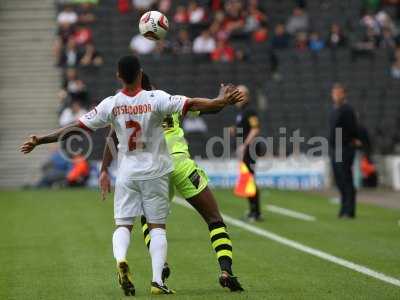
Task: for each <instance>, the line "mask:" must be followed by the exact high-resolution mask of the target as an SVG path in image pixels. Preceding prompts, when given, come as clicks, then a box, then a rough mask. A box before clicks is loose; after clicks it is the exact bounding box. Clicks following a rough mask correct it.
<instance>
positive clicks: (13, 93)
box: [0, 0, 61, 186]
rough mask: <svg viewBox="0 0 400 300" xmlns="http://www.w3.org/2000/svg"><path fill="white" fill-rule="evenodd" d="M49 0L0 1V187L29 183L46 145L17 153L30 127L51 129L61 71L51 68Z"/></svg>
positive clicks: (51, 13) (52, 14)
mask: <svg viewBox="0 0 400 300" xmlns="http://www.w3.org/2000/svg"><path fill="white" fill-rule="evenodd" d="M54 18H55V10H54V1H52V0H41V1H30V0H18V1H14V0H1V1H0V40H1V42H0V44H1V46H0V66H1V67H0V102H1V109H0V140H1V141H0V156H1V164H0V174H1V175H0V186H15V185H21V184H23V183H24V182H28V181H29V182H30V181H31V180H32V176H34V175H33V174H35V173H37V171H38V170H39V166H40V162H41V161H42V160H43V159H44V157H45V156H47V152H48V151H47V150H46V149H45V148H44V149H39V151H36V152H35V153H32V155H31V156H30V157H29V158H27V157H23V156H22V155H21V154H20V153H19V152H18V147H19V145H20V144H21V141H22V140H23V138H25V137H26V136H28V134H31V133H32V132H43V130H48V128H55V127H56V126H57V123H56V118H57V115H56V113H55V112H56V109H57V106H58V103H57V102H56V101H55V95H56V94H57V91H58V87H59V83H60V80H61V78H60V76H59V72H58V71H57V69H55V68H54V65H53V60H52V51H51V45H52V43H53V40H54V37H53V35H54V31H55V28H56V24H55V23H54Z"/></svg>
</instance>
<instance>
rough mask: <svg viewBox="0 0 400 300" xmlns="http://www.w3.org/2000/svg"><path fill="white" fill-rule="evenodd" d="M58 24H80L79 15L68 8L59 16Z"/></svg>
mask: <svg viewBox="0 0 400 300" xmlns="http://www.w3.org/2000/svg"><path fill="white" fill-rule="evenodd" d="M57 22H58V24H60V25H73V24H75V23H76V22H78V14H77V13H76V12H74V11H73V10H72V7H70V6H66V7H65V8H64V10H63V11H61V12H60V13H59V14H58V16H57Z"/></svg>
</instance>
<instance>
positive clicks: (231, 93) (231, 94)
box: [224, 88, 244, 105]
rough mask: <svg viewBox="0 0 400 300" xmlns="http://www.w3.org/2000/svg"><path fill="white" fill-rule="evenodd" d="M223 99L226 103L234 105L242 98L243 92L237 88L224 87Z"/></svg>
mask: <svg viewBox="0 0 400 300" xmlns="http://www.w3.org/2000/svg"><path fill="white" fill-rule="evenodd" d="M224 99H225V101H226V103H227V104H228V105H234V104H236V103H239V102H242V101H243V100H244V94H243V93H242V92H240V91H239V90H238V89H236V88H234V89H233V90H232V89H226V90H225V93H224Z"/></svg>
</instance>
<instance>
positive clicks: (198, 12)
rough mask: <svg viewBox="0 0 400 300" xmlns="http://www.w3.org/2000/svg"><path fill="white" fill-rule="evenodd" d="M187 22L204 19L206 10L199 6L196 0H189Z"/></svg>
mask: <svg viewBox="0 0 400 300" xmlns="http://www.w3.org/2000/svg"><path fill="white" fill-rule="evenodd" d="M188 14H189V23H191V24H197V23H201V22H202V21H204V18H205V16H206V12H205V11H204V8H203V7H201V6H199V5H198V4H197V3H196V1H191V2H190V3H189V6H188Z"/></svg>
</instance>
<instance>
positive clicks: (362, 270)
mask: <svg viewBox="0 0 400 300" xmlns="http://www.w3.org/2000/svg"><path fill="white" fill-rule="evenodd" d="M174 202H175V203H177V204H179V205H182V206H185V207H188V208H192V206H191V205H190V204H189V203H187V202H186V201H185V200H183V199H182V198H177V197H176V198H175V200H174ZM192 209H193V208H192ZM222 217H223V218H224V221H225V222H226V223H228V224H230V225H232V226H236V227H239V228H241V229H244V230H247V231H249V232H251V233H254V234H256V235H259V236H262V237H264V238H266V239H269V240H272V241H275V242H277V243H280V244H283V245H286V246H288V247H291V248H294V249H297V250H299V251H301V252H305V253H308V254H310V255H313V256H316V257H319V258H321V259H324V260H327V261H329V262H331V263H334V264H337V265H340V266H342V267H345V268H348V269H351V270H353V271H356V272H359V273H362V274H364V275H367V276H370V277H373V278H376V279H378V280H381V281H384V282H387V283H390V284H393V285H395V286H398V287H400V280H399V279H397V278H394V277H391V276H388V275H385V274H383V273H381V272H378V271H374V270H372V269H370V268H368V267H365V266H363V265H358V264H356V263H353V262H351V261H348V260H345V259H343V258H340V257H337V256H334V255H331V254H329V253H326V252H323V251H320V250H318V249H315V248H311V247H308V246H306V245H303V244H300V243H298V242H296V241H293V240H289V239H287V238H285V237H283V236H280V235H277V234H275V233H273V232H271V231H268V230H265V229H261V228H259V227H256V226H254V225H250V224H247V223H245V222H243V221H240V220H238V219H235V218H232V217H230V216H228V215H225V214H222Z"/></svg>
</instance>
